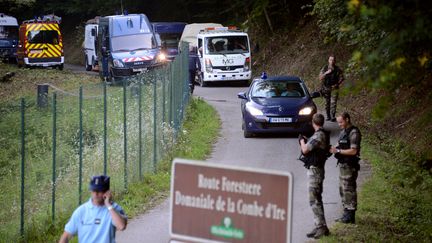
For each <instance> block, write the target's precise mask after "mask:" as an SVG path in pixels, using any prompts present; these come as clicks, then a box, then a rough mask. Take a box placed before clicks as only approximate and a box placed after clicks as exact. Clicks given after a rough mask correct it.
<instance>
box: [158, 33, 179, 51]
mask: <svg viewBox="0 0 432 243" xmlns="http://www.w3.org/2000/svg"><path fill="white" fill-rule="evenodd" d="M160 37H161V40H162V47H164V48H178V43H179V41H180V37H181V33H180V34H177V33H164V34H160Z"/></svg>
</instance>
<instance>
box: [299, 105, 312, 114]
mask: <svg viewBox="0 0 432 243" xmlns="http://www.w3.org/2000/svg"><path fill="white" fill-rule="evenodd" d="M312 111H313V108H312V107H305V108H303V109H301V110H300V111H299V115H302V116H307V115H310V114H312Z"/></svg>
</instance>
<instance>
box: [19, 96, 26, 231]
mask: <svg viewBox="0 0 432 243" xmlns="http://www.w3.org/2000/svg"><path fill="white" fill-rule="evenodd" d="M24 115H25V100H24V98H21V218H20V235H21V236H24V182H25V180H24V179H25V174H24V173H25V171H24V168H25V120H24V118H25V116H24Z"/></svg>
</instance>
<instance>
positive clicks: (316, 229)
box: [306, 228, 318, 238]
mask: <svg viewBox="0 0 432 243" xmlns="http://www.w3.org/2000/svg"><path fill="white" fill-rule="evenodd" d="M317 231H318V228H314V229H313V230H312V231H311V232H309V233H307V234H306V237H307V238H313V237H315V234H316V232H317Z"/></svg>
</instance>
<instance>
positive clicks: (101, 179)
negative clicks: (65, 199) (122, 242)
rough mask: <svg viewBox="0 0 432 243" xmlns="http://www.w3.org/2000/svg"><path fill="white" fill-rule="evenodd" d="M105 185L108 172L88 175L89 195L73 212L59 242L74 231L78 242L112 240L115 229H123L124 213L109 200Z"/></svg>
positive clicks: (68, 238)
mask: <svg viewBox="0 0 432 243" xmlns="http://www.w3.org/2000/svg"><path fill="white" fill-rule="evenodd" d="M109 189H110V177H109V176H105V175H100V176H93V177H92V178H91V181H90V191H91V198H90V200H88V201H87V202H86V203H84V204H82V205H81V206H79V207H78V208H77V209H76V210H75V211H74V212H73V214H72V217H71V218H70V219H69V222H68V223H67V224H66V226H65V229H64V233H63V235H62V236H61V238H60V243H67V242H69V240H71V239H72V237H73V236H75V235H78V242H115V232H116V230H120V231H123V230H125V229H126V225H127V217H126V215H125V213H124V211H123V209H122V208H121V207H120V206H119V205H118V204H117V203H115V202H113V200H112V194H111V192H110V190H109Z"/></svg>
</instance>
